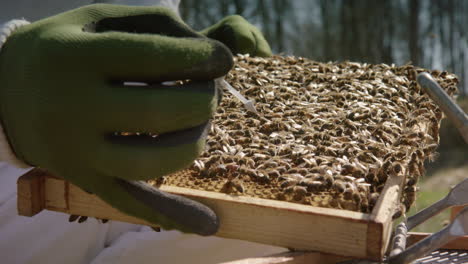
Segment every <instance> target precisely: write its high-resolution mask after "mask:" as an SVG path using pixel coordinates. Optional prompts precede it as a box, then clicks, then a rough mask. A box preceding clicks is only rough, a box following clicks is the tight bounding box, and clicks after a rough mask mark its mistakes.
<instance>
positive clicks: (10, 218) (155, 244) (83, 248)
mask: <svg viewBox="0 0 468 264" xmlns="http://www.w3.org/2000/svg"><path fill="white" fill-rule="evenodd" d="M96 2H99V1H96ZM118 2H119V3H122V1H118ZM130 2H131V1H130ZM137 2H138V3H139V4H157V3H159V2H164V3H166V4H174V5H173V6H174V7H176V5H177V4H178V2H179V1H178V0H174V1H170V0H167V1H164V0H162V1H151V0H146V1H144V0H142V1H137ZM90 3H91V1H85V0H66V1H64V0H43V1H34V0H15V1H1V3H0V21H8V20H10V19H13V18H18V17H24V18H26V19H28V20H30V21H35V20H37V19H40V18H42V17H45V16H49V15H53V14H56V13H59V12H62V11H65V10H67V9H72V8H75V7H78V6H80V5H84V4H90ZM26 171H27V169H19V168H15V167H12V166H10V165H8V164H6V163H2V162H0V263H6V264H17V263H18V264H25V263H31V264H32V263H34V264H42V263H46V264H54V263H60V264H62V263H67V264H75V263H76V264H83V263H92V264H105V263H112V264H124V263H132V264H133V263H135V264H139V263H142V264H145V263H158V264H159V263H170V264H177V263H203V264H209V263H219V262H225V261H231V260H235V259H241V258H247V257H257V256H263V255H268V254H274V253H278V252H282V251H284V249H283V248H278V247H272V246H265V245H260V244H255V243H249V242H243V241H238V240H229V239H221V238H216V237H209V238H205V237H199V236H195V235H186V234H181V233H180V232H176V231H170V232H168V231H162V232H159V233H157V232H154V231H152V230H151V229H149V228H148V227H142V226H138V225H132V224H127V223H120V222H115V221H110V222H109V223H107V224H100V223H98V222H97V221H96V220H95V219H88V220H87V221H86V222H84V223H82V224H78V223H69V222H68V216H67V215H65V214H61V213H56V212H50V211H43V212H41V213H40V214H38V215H36V216H34V217H23V216H18V215H17V210H16V203H17V199H16V181H17V179H18V177H19V176H20V175H22V174H24V173H25V172H26Z"/></svg>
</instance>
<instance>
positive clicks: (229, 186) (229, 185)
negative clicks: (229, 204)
mask: <svg viewBox="0 0 468 264" xmlns="http://www.w3.org/2000/svg"><path fill="white" fill-rule="evenodd" d="M234 190H236V191H238V192H240V193H244V190H245V189H244V185H242V183H241V182H239V181H234V180H232V179H228V180H227V181H226V183H225V184H224V185H223V188H222V189H221V191H222V192H224V193H231V192H232V191H234Z"/></svg>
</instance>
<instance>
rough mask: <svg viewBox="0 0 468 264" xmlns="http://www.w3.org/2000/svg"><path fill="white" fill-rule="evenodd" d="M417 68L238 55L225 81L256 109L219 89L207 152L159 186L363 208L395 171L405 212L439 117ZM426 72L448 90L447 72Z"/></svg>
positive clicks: (431, 151)
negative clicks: (402, 181) (403, 178)
mask: <svg viewBox="0 0 468 264" xmlns="http://www.w3.org/2000/svg"><path fill="white" fill-rule="evenodd" d="M422 71H424V69H420V68H416V67H414V66H411V65H405V66H401V67H397V66H394V65H391V66H390V65H385V64H379V65H372V64H361V63H354V62H343V63H318V62H315V61H311V60H308V59H305V58H301V57H281V56H273V57H270V58H257V57H249V56H248V55H239V56H238V57H237V58H236V63H235V67H234V69H233V70H232V71H231V72H230V73H229V74H228V75H227V76H226V81H227V82H229V83H230V84H231V85H232V86H233V87H235V88H236V89H237V90H238V91H239V92H240V93H241V94H243V95H244V96H245V97H246V98H248V99H251V100H252V99H253V100H255V107H256V109H257V111H258V114H256V113H253V112H249V111H247V110H246V108H245V107H244V106H243V104H242V103H241V102H240V101H239V100H238V99H237V98H235V97H234V96H232V95H231V94H229V93H227V92H225V93H224V97H223V99H222V102H221V104H220V106H219V107H218V110H217V113H216V114H215V116H214V119H213V124H212V127H211V131H210V133H209V136H208V139H207V143H206V149H205V152H204V153H203V154H202V155H201V156H200V157H199V158H198V159H197V160H196V161H195V162H194V163H193V164H192V166H191V167H190V168H189V169H187V170H185V171H182V172H179V173H176V174H173V175H169V176H166V177H165V183H164V184H168V185H175V186H180V187H187V188H192V189H200V190H207V191H216V192H224V193H228V194H233V195H244V196H252V197H259V198H266V199H275V200H282V201H288V202H296V203H302V204H310V205H313V206H321V207H329V208H338V209H346V210H353V211H359V212H364V213H369V212H370V211H371V210H372V208H373V206H374V205H375V203H376V201H377V200H378V198H379V195H380V193H381V191H382V189H383V187H384V184H385V182H386V180H387V178H388V177H389V175H392V174H401V175H406V187H405V189H404V192H403V195H402V201H401V202H402V206H401V207H402V208H406V209H408V208H409V207H410V206H411V204H412V203H413V202H414V200H415V193H416V191H417V186H416V183H417V182H418V179H419V178H420V177H421V176H423V175H424V161H425V160H426V159H433V158H435V153H436V152H435V150H436V148H437V146H438V142H439V134H438V130H439V124H440V120H441V118H442V112H441V110H440V109H439V108H438V107H437V106H436V105H435V104H434V103H433V102H432V101H431V100H430V99H429V97H428V96H427V95H425V94H424V93H423V91H422V90H421V88H420V87H419V85H417V83H416V75H417V74H418V73H419V72H422ZM430 73H431V74H432V76H433V77H434V78H435V79H436V80H437V81H438V82H439V84H440V85H441V86H442V87H443V88H444V89H445V90H446V91H447V92H448V93H449V94H450V95H453V94H454V93H455V92H456V85H457V82H458V80H457V78H456V76H455V75H453V74H449V73H447V72H438V71H432V72H430ZM150 183H151V182H150Z"/></svg>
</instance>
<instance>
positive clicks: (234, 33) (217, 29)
mask: <svg viewBox="0 0 468 264" xmlns="http://www.w3.org/2000/svg"><path fill="white" fill-rule="evenodd" d="M201 33H202V34H203V35H205V36H207V37H209V38H212V39H216V40H219V41H221V42H222V43H224V44H225V45H226V46H228V47H229V48H230V49H231V51H232V53H234V54H239V53H240V54H246V53H249V54H250V55H252V56H259V57H269V56H271V55H272V54H271V49H270V46H269V45H268V42H267V41H266V40H265V38H264V37H263V35H262V33H261V32H260V30H258V28H256V27H255V26H253V25H252V24H250V23H249V22H247V20H245V19H244V18H243V17H241V16H239V15H232V16H227V17H225V18H223V19H222V20H221V21H220V22H218V23H217V24H215V25H213V26H211V27H209V28H206V29H204V30H203V31H201Z"/></svg>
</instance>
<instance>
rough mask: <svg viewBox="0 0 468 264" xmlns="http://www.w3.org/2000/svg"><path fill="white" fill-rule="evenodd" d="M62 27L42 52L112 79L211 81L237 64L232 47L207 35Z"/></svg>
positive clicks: (53, 59) (78, 69) (79, 69)
mask: <svg viewBox="0 0 468 264" xmlns="http://www.w3.org/2000/svg"><path fill="white" fill-rule="evenodd" d="M62 30H63V31H64V32H62V33H63V34H62V33H60V32H57V31H58V30H57V31H56V32H55V35H54V36H52V37H51V38H50V39H48V41H44V42H45V43H43V44H42V45H43V46H42V49H41V50H39V51H40V52H42V55H43V56H44V57H46V58H47V59H48V60H50V61H51V62H55V63H56V64H57V65H63V62H64V60H66V61H67V67H69V68H70V69H69V70H73V71H75V72H77V73H80V74H81V73H84V72H87V73H88V74H92V75H93V76H95V75H96V74H97V75H99V76H101V77H102V78H105V79H106V80H108V81H117V82H120V81H145V82H162V81H170V80H186V79H193V80H211V79H215V78H217V77H220V76H224V75H225V74H226V73H227V72H228V71H229V70H230V69H231V68H232V66H233V59H232V54H231V52H230V51H229V49H228V48H227V47H226V46H224V45H223V44H221V43H220V42H217V41H214V40H210V39H206V38H176V37H168V36H162V35H151V34H131V33H122V32H105V33H86V32H81V31H79V32H77V31H76V30H75V31H74V32H73V31H71V30H69V28H67V27H64V29H62ZM73 33H75V34H73ZM65 34H66V35H67V36H66V37H64V36H63V35H65ZM70 47H73V49H70Z"/></svg>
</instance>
